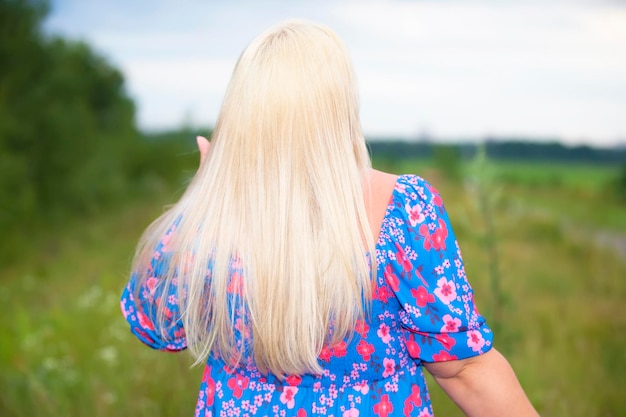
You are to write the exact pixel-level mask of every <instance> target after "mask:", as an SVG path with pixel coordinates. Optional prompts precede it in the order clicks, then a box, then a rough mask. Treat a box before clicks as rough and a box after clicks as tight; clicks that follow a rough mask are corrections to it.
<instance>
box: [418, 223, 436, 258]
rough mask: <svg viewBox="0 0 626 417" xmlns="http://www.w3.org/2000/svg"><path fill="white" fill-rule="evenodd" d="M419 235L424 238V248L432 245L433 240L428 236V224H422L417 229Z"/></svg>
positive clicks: (428, 248)
mask: <svg viewBox="0 0 626 417" xmlns="http://www.w3.org/2000/svg"><path fill="white" fill-rule="evenodd" d="M419 232H420V235H421V236H422V237H423V238H424V249H425V250H427V251H428V250H430V249H431V248H432V246H433V240H432V239H431V237H430V230H428V226H427V225H425V224H423V225H421V226H420V229H419Z"/></svg>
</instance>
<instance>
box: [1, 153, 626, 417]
mask: <svg viewBox="0 0 626 417" xmlns="http://www.w3.org/2000/svg"><path fill="white" fill-rule="evenodd" d="M381 168H387V169H390V168H388V167H381ZM391 169H392V170H394V171H396V172H415V173H418V174H421V175H423V176H424V177H426V178H427V179H429V180H431V182H433V183H434V184H435V185H436V186H437V188H439V189H440V191H441V193H442V195H443V197H444V201H445V203H446V207H447V208H448V211H449V212H450V215H451V218H452V222H453V225H454V228H455V230H456V233H457V237H458V239H459V242H460V245H461V248H462V250H463V255H464V258H465V261H466V267H467V272H468V276H469V277H470V280H471V282H472V284H473V286H474V288H475V291H476V298H477V302H478V306H479V308H480V310H481V311H482V312H483V313H484V314H485V315H486V316H487V318H488V319H489V320H490V321H491V323H492V325H496V324H497V325H498V327H500V328H501V329H500V331H499V332H498V333H497V334H496V342H495V343H496V346H497V347H498V348H499V349H500V350H501V351H502V352H503V353H504V354H505V355H506V356H507V357H508V358H509V360H510V362H511V364H512V365H513V367H514V369H515V370H516V372H517V374H518V376H519V378H520V380H521V382H522V384H523V386H524V387H525V389H526V391H527V393H528V394H529V396H530V398H531V400H532V401H533V403H534V404H535V405H536V407H537V408H538V410H539V411H540V413H541V414H542V415H543V416H568V417H583V416H585V417H622V416H624V415H626V399H625V397H624V392H623V390H624V387H626V357H625V356H624V352H626V336H625V335H626V310H624V309H623V303H624V300H625V299H626V280H624V277H626V258H624V257H622V256H621V255H620V254H619V253H618V252H617V251H615V250H613V248H611V247H610V245H609V246H602V245H601V244H599V243H598V242H596V241H595V240H594V237H595V235H594V233H598V231H602V230H609V231H613V232H615V233H622V234H623V233H626V225H624V223H623V222H624V217H625V216H624V213H625V211H624V206H622V205H620V204H618V203H616V202H614V201H613V200H612V199H610V198H608V196H606V198H603V193H605V191H604V188H603V184H605V181H606V180H607V179H610V177H611V175H612V172H611V171H610V170H608V169H603V168H598V169H597V171H596V170H595V168H590V167H554V166H549V167H548V166H546V167H537V166H528V165H524V164H522V165H518V166H516V165H512V164H507V165H500V164H497V165H495V166H493V170H494V172H496V173H497V175H496V178H497V179H498V181H496V182H495V183H494V184H492V185H491V186H490V187H491V188H490V189H489V191H490V195H491V197H492V198H491V201H492V204H493V207H492V208H493V220H494V223H495V238H496V242H497V253H498V256H499V264H498V271H499V283H500V286H501V288H502V291H503V293H504V299H503V304H502V313H501V322H500V323H495V322H494V321H493V320H492V319H493V313H494V308H495V307H494V306H495V304H494V297H493V292H492V282H491V281H490V276H489V270H490V267H493V259H492V258H490V257H489V256H488V255H487V252H486V250H485V246H484V242H485V227H484V218H483V216H482V213H481V211H480V209H479V207H478V206H477V204H476V202H477V198H476V194H475V191H473V190H472V189H471V188H469V187H466V186H465V184H464V183H463V182H461V183H455V182H452V181H449V180H447V179H446V176H445V173H443V172H441V171H440V170H437V167H436V166H434V165H433V164H432V163H424V162H420V161H408V162H403V163H398V164H396V165H394V166H393V167H391ZM509 176H511V178H515V179H514V180H511V179H510V178H508V177H509ZM557 177H558V178H560V179H556V178H557ZM157 200H158V201H157ZM166 200H167V199H166V198H163V197H159V198H158V199H156V200H155V201H147V202H143V203H135V204H133V205H131V206H129V207H124V208H121V209H118V210H112V211H111V212H110V213H108V214H107V215H105V216H102V217H99V218H97V219H92V220H90V221H87V220H77V221H75V222H74V223H72V224H67V225H66V227H65V228H64V229H62V230H59V231H58V232H57V233H55V234H53V235H50V236H47V237H40V238H39V239H37V240H36V241H38V242H39V243H38V244H37V245H36V246H33V247H32V248H30V252H29V253H28V254H27V256H25V257H24V260H23V261H20V262H19V263H18V264H16V265H13V266H11V267H3V268H0V314H1V315H2V317H3V318H4V320H2V321H0V334H1V335H2V337H0V369H2V372H1V373H0V415H1V416H3V417H4V416H7V417H22V416H24V417H25V416H29V417H30V416H44V417H48V416H77V417H78V416H95V417H106V416H191V415H193V407H194V404H195V396H196V394H197V388H198V385H199V381H200V374H201V372H202V369H201V368H194V369H193V370H191V371H189V370H188V366H189V364H190V363H191V361H190V360H189V357H188V356H187V355H185V354H183V355H172V354H164V353H161V352H154V351H151V350H150V349H149V348H146V347H144V346H143V345H141V344H140V342H138V341H137V340H136V339H135V338H134V337H133V336H132V335H130V333H129V332H128V329H127V326H126V324H125V322H124V320H123V318H122V316H121V313H120V312H119V305H118V300H119V295H120V292H121V290H122V287H123V286H124V284H125V281H126V279H127V273H128V266H129V262H130V258H131V256H132V252H133V249H134V245H135V243H136V241H137V239H138V237H139V234H140V233H141V231H142V230H143V228H144V227H145V226H146V225H147V224H148V223H149V222H150V220H152V219H153V218H154V217H155V216H156V215H157V214H158V213H159V212H160V211H161V208H160V207H161V206H162V204H164V203H166V202H167V201H166ZM432 396H433V400H434V407H435V413H436V415H438V416H441V417H443V416H452V417H454V416H461V415H462V414H461V413H460V412H459V411H458V409H457V408H456V406H455V405H454V404H452V403H451V402H450V401H449V400H448V399H447V398H446V397H445V395H444V394H443V393H442V392H441V391H440V390H439V389H437V388H436V387H433V388H432Z"/></svg>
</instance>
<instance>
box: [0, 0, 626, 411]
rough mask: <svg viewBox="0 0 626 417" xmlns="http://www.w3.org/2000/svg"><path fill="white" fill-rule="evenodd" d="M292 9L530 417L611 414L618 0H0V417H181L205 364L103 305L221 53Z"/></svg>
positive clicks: (622, 345) (217, 93)
mask: <svg viewBox="0 0 626 417" xmlns="http://www.w3.org/2000/svg"><path fill="white" fill-rule="evenodd" d="M289 17H301V18H307V19H310V20H315V21H318V22H322V23H325V24H327V25H329V26H330V27H331V28H333V29H334V30H335V31H336V32H337V33H338V34H339V36H340V37H341V38H342V39H343V40H344V41H345V43H346V45H347V47H348V49H349V50H350V53H351V55H352V57H353V60H354V64H355V67H356V71H357V75H358V78H359V84H360V88H361V104H362V111H361V115H362V119H363V128H364V131H365V134H366V137H367V139H368V142H369V146H370V149H371V153H372V158H373V163H374V166H375V167H376V168H379V169H383V170H388V171H391V172H395V173H417V174H419V175H421V176H423V177H425V178H427V179H428V180H429V181H430V182H432V183H433V184H434V185H435V186H436V187H437V188H439V190H440V192H441V193H442V196H443V198H444V201H445V202H446V207H447V209H448V211H449V212H450V215H451V218H452V223H453V226H454V228H455V231H456V234H457V238H458V240H459V243H460V245H461V248H462V250H463V255H464V259H465V262H466V268H467V272H468V276H469V277H470V281H471V282H472V284H473V286H474V289H475V291H476V299H477V303H478V306H479V308H480V310H481V312H482V313H483V314H484V315H485V316H486V317H487V318H488V320H489V322H490V323H491V325H492V327H493V328H494V329H495V330H496V341H495V345H496V346H497V347H498V348H499V349H500V350H501V351H502V352H503V353H504V354H505V355H506V356H507V358H508V359H509V360H510V362H511V364H512V365H513V367H514V369H515V371H516V372H517V374H518V377H519V378H520V381H521V383H522V385H523V386H524V388H525V390H526V392H527V393H528V395H529V397H530V398H531V401H532V402H533V403H534V404H535V406H536V407H537V409H538V410H539V412H540V413H541V414H542V415H543V416H625V415H626V396H625V395H624V392H626V354H625V352H626V310H624V308H623V300H624V299H625V296H626V280H625V278H626V3H625V2H623V1H617V0H616V1H608V0H607V1H603V0H595V1H592V0H589V1H565V0H563V1H558V0H553V1H535V0H526V1H522V0H519V1H516V0H507V1H495V0H494V1H470V0H466V1H461V0H447V1H408V0H407V1H398V0H386V1H384V0H380V1H363V2H356V1H324V0H322V1H319V0H318V1H315V2H308V1H286V0H284V1H280V0H275V1H245V0H241V1H232V2H226V1H223V2H220V1H215V2H209V1H200V0H196V1H193V0H188V1H173V0H150V1H148V0H138V1H133V2H127V1H122V0H112V1H104V0H102V1H100V0H93V1H79V0H58V1H43V0H0V232H1V236H2V239H0V313H1V314H2V316H1V317H2V320H1V321H0V416H126V415H129V416H130V415H132V416H148V415H150V416H179V415H192V413H193V410H194V405H195V398H196V395H197V387H198V385H199V382H200V376H201V373H202V369H201V368H192V369H190V368H189V366H190V364H191V362H192V361H191V360H190V357H189V356H187V355H186V354H182V355H166V354H162V353H159V352H154V351H151V350H150V349H149V348H147V347H144V346H143V345H141V344H140V342H139V341H137V340H136V339H135V338H134V337H133V336H132V335H131V334H130V333H129V331H128V329H127V326H126V324H125V321H124V320H123V318H122V316H121V313H120V311H119V306H118V300H119V296H120V294H121V291H122V288H123V287H124V285H125V283H126V279H127V276H128V269H129V264H130V260H131V258H132V255H133V251H134V246H135V244H136V242H137V240H138V238H139V236H140V234H141V232H142V231H143V229H144V228H145V227H146V226H147V225H148V224H149V223H150V222H151V221H152V220H153V219H154V218H155V217H156V216H157V215H158V214H160V213H161V212H162V211H163V207H164V206H165V205H167V204H168V203H172V202H174V201H175V200H176V199H177V197H178V196H180V194H181V192H182V191H183V190H184V187H185V184H186V182H187V181H188V180H189V178H190V177H191V176H192V175H193V172H194V171H195V168H196V166H197V163H198V153H197V151H196V149H195V141H194V138H195V135H197V134H203V135H210V132H211V127H212V125H213V124H214V122H215V120H216V118H217V115H218V112H219V106H220V102H221V100H222V96H223V94H224V91H225V89H226V85H227V83H228V80H229V77H230V73H231V71H232V69H233V67H234V65H235V62H236V59H237V57H238V55H239V54H240V53H241V51H242V50H243V49H244V48H245V46H246V44H247V43H248V42H249V41H250V40H251V39H252V38H253V37H254V36H255V35H256V34H258V33H259V32H260V31H262V30H263V29H265V28H266V27H268V26H270V25H272V24H274V23H277V22H279V21H281V20H283V19H285V18H289ZM431 386H432V388H431V389H432V393H431V394H432V397H433V403H434V408H435V413H436V414H437V415H441V416H460V415H462V414H461V413H460V411H459V410H458V409H457V408H456V406H455V405H454V404H452V403H451V402H450V401H449V400H448V399H447V398H446V397H445V395H444V394H443V393H442V392H441V391H440V390H439V389H438V388H437V387H436V386H435V384H431Z"/></svg>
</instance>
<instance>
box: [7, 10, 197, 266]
mask: <svg viewBox="0 0 626 417" xmlns="http://www.w3.org/2000/svg"><path fill="white" fill-rule="evenodd" d="M48 11H49V4H48V2H47V1H43V0H0V230H1V231H2V234H3V239H1V240H0V261H3V260H4V261H6V260H8V259H9V258H10V257H11V256H14V255H16V254H17V253H16V251H17V250H18V248H19V247H20V245H19V244H16V243H17V242H18V241H24V242H25V243H27V241H28V240H29V236H31V234H32V233H33V232H34V231H35V230H36V229H40V228H42V227H44V228H45V227H47V226H48V225H52V224H57V225H62V224H63V223H64V222H66V221H68V220H69V219H71V218H72V217H74V216H81V215H83V216H84V215H90V214H93V213H97V212H99V211H101V210H103V209H105V208H106V207H108V206H110V205H112V204H115V203H116V202H119V201H120V200H121V199H125V198H132V197H134V196H136V195H137V194H138V193H141V192H145V190H146V189H147V188H149V187H147V186H148V185H150V184H152V185H153V186H154V184H156V183H159V182H163V181H168V180H173V178H172V177H173V176H178V175H179V174H178V172H180V169H177V167H176V166H172V164H177V163H178V164H183V163H184V158H182V159H181V158H172V156H176V155H180V154H181V153H184V146H183V145H182V144H179V143H176V142H174V141H167V140H165V141H158V142H155V141H147V140H145V138H144V137H143V136H142V134H141V133H140V132H139V131H138V130H137V128H136V125H135V106H134V103H133V101H132V100H131V99H130V98H129V96H128V95H127V93H126V91H125V88H124V77H123V75H122V73H121V72H120V71H119V70H118V69H116V68H115V67H113V66H112V65H111V64H109V63H108V62H107V60H106V59H104V58H103V57H102V56H101V55H99V54H98V53H96V52H95V51H94V50H92V48H90V47H89V46H88V45H87V44H85V43H82V42H75V41H69V40H66V39H63V38H61V37H58V36H51V35H47V34H45V33H44V31H43V29H42V25H43V21H44V19H45V17H46V15H47V13H48ZM190 139H191V138H190ZM190 143H191V141H190Z"/></svg>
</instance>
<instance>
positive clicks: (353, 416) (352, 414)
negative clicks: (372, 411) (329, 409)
mask: <svg viewBox="0 0 626 417" xmlns="http://www.w3.org/2000/svg"><path fill="white" fill-rule="evenodd" d="M343 417H359V410H357V409H356V408H351V409H349V410H346V411H344V412H343Z"/></svg>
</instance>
